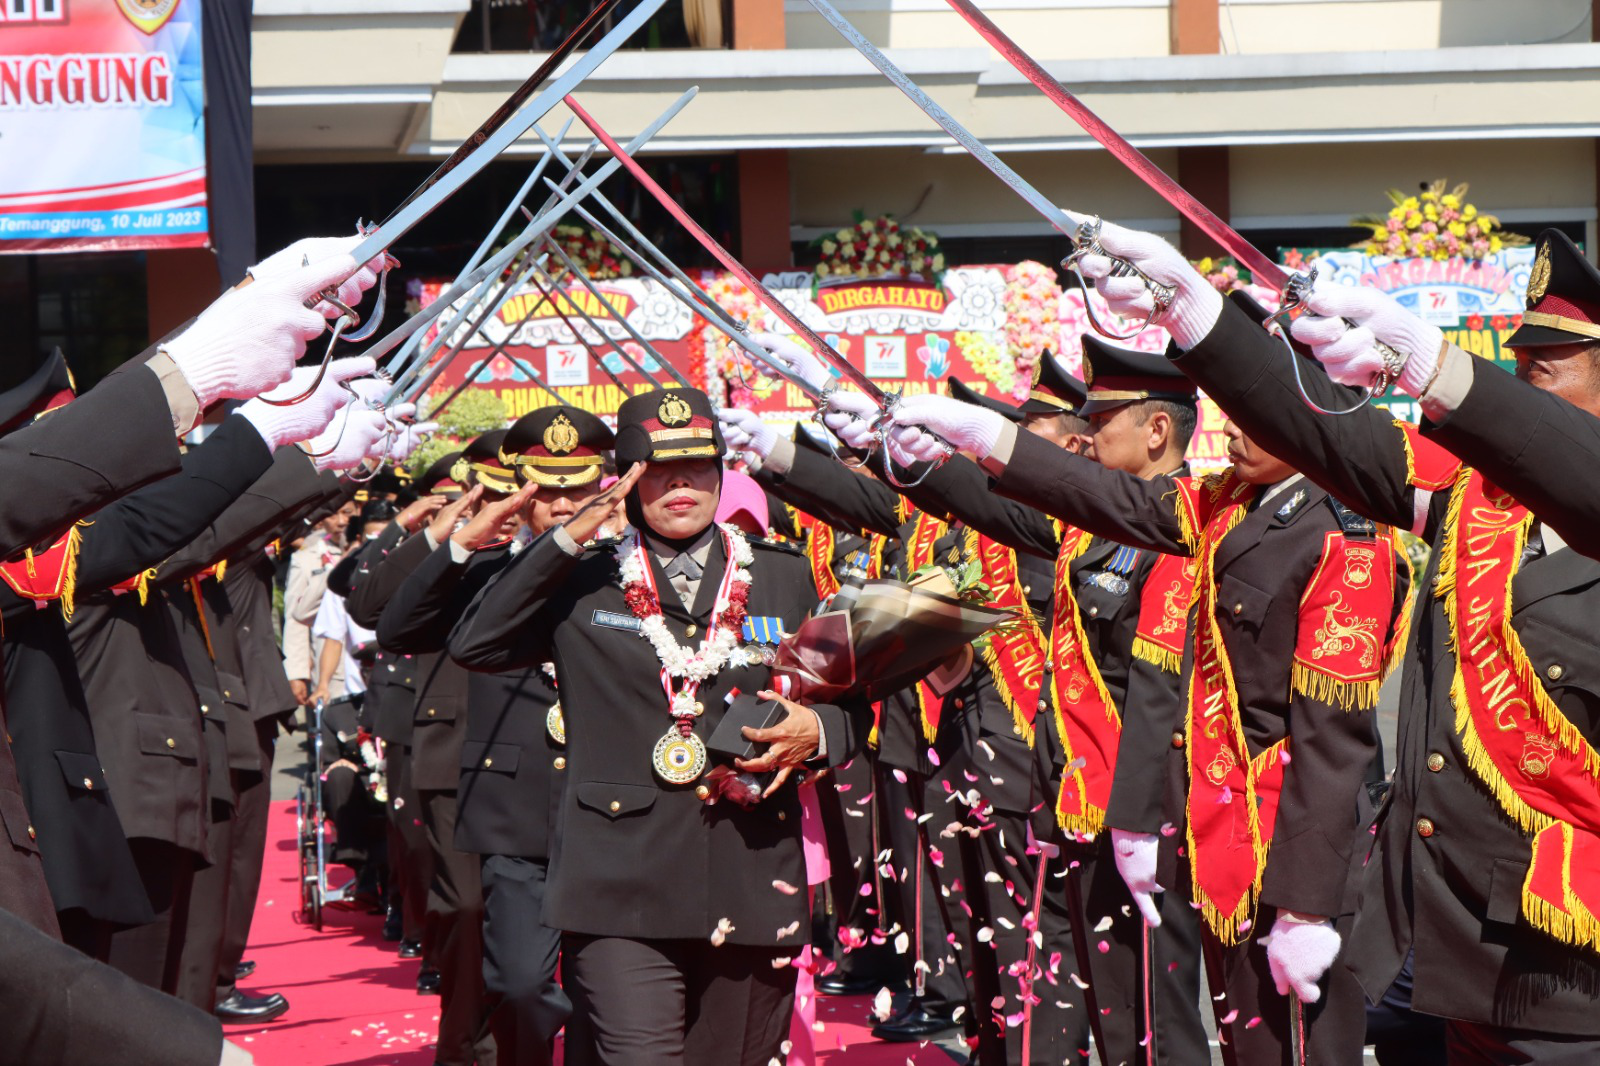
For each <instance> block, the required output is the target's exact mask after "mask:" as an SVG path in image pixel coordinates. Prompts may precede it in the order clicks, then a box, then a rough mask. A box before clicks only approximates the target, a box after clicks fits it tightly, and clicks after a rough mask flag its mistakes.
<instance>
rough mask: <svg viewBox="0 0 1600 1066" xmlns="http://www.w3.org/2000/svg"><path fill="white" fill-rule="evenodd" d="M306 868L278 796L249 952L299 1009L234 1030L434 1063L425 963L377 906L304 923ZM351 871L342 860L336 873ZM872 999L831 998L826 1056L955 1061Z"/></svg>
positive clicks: (336, 1064) (348, 1056)
mask: <svg viewBox="0 0 1600 1066" xmlns="http://www.w3.org/2000/svg"><path fill="white" fill-rule="evenodd" d="M298 876H299V867H298V864H297V862H296V858H295V828H294V804H293V803H292V802H286V803H278V804H274V805H273V811H272V821H271V823H270V825H269V827H268V831H267V862H266V871H265V873H264V874H263V875H262V883H261V898H260V900H259V902H258V903H257V905H256V916H255V924H254V926H253V927H252V929H251V936H250V949H249V951H248V952H247V953H246V957H247V958H250V959H253V960H255V962H256V972H255V974H254V975H253V976H252V977H251V978H250V979H249V980H247V981H246V982H245V990H246V991H247V992H261V991H275V992H282V993H283V994H284V995H285V996H286V997H288V999H289V1004H290V1006H289V1013H287V1014H285V1015H284V1016H283V1017H281V1018H279V1019H277V1020H276V1021H273V1022H270V1023H268V1024H266V1025H261V1026H230V1027H228V1030H227V1033H226V1035H227V1037H228V1039H230V1040H233V1041H234V1042H236V1043H238V1044H240V1045H242V1046H243V1047H244V1048H246V1049H247V1050H248V1051H249V1052H250V1053H251V1054H252V1055H254V1056H255V1060H256V1062H257V1063H258V1064H259V1066H431V1064H432V1062H433V1039H434V1034H435V1033H436V1032H437V1027H438V1024H439V1021H438V1019H439V999H438V997H437V996H419V995H417V994H416V980H417V969H418V967H419V966H420V963H418V962H415V961H413V962H402V961H400V960H399V959H398V958H396V957H395V945H393V944H386V943H384V942H383V940H382V938H381V936H380V935H379V927H380V925H381V924H382V922H381V920H380V919H379V918H378V917H377V916H375V915H365V914H353V913H350V912H348V911H336V910H330V911H329V912H328V913H327V918H326V921H325V923H324V926H323V930H322V932H320V933H318V932H316V931H315V930H313V929H312V928H311V927H310V926H309V925H304V924H302V922H301V919H300V914H299V906H300V896H299V889H298V887H297V883H296V882H297V878H298ZM346 876H348V872H347V871H346V870H344V869H343V868H342V867H335V881H336V882H337V881H340V880H343V879H344V878H345V877H346ZM869 1009H870V1005H869V1002H868V1000H867V999H866V998H864V997H863V998H852V999H823V1000H822V1001H821V1003H820V1004H819V1006H818V1010H817V1013H818V1020H819V1023H820V1024H821V1026H822V1029H821V1031H820V1032H818V1033H817V1034H816V1046H817V1048H818V1054H817V1061H818V1063H820V1064H822V1066H905V1064H906V1063H913V1064H915V1066H949V1063H950V1061H951V1059H950V1056H949V1055H947V1054H945V1053H944V1052H943V1051H942V1050H941V1049H939V1048H937V1047H933V1046H926V1047H919V1046H917V1045H914V1044H883V1043H879V1042H878V1041H876V1040H873V1039H872V1037H871V1036H870V1035H869V1034H868V1032H867V1027H866V1025H865V1024H863V1019H864V1018H865V1017H866V1014H867V1012H868V1010H869ZM558 1061H559V1059H558ZM755 1066H762V1064H755Z"/></svg>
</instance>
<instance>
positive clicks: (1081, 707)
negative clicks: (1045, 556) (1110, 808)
mask: <svg viewBox="0 0 1600 1066" xmlns="http://www.w3.org/2000/svg"><path fill="white" fill-rule="evenodd" d="M1056 528H1057V531H1058V535H1059V537H1060V540H1061V548H1060V550H1059V551H1057V552H1056V579H1055V580H1056V583H1055V594H1056V598H1055V604H1054V605H1053V610H1052V614H1053V617H1052V619H1051V626H1050V671H1051V673H1050V706H1051V710H1052V711H1053V713H1054V714H1055V716H1056V732H1057V734H1059V736H1060V738H1061V748H1062V760H1063V763H1064V765H1063V767H1062V771H1061V789H1060V791H1059V792H1058V793H1057V794H1056V822H1057V823H1058V824H1060V826H1061V828H1062V829H1065V830H1067V831H1068V832H1070V833H1082V834H1089V833H1098V832H1100V830H1101V829H1103V828H1104V827H1105V818H1106V804H1107V803H1108V802H1109V801H1110V799H1111V779H1112V776H1113V774H1114V772H1115V770H1116V766H1117V747H1118V745H1119V744H1120V743H1121V741H1122V716H1121V715H1120V714H1119V713H1118V711H1117V705H1116V704H1115V703H1114V702H1112V699H1111V693H1110V692H1108V691H1107V690H1106V683H1105V681H1104V680H1103V679H1102V678H1101V677H1100V668H1099V667H1098V666H1096V665H1095V661H1094V659H1093V657H1091V656H1090V655H1089V644H1088V641H1087V639H1085V637H1084V633H1083V618H1082V617H1081V616H1080V615H1079V613H1078V601H1077V599H1076V598H1075V597H1074V596H1073V594H1072V579H1071V574H1070V568H1071V565H1072V561H1073V560H1074V559H1076V558H1078V556H1080V555H1082V554H1083V553H1084V552H1085V551H1087V550H1088V548H1089V542H1090V541H1091V540H1092V539H1093V537H1092V535H1091V534H1088V533H1085V532H1083V531H1082V530H1080V529H1073V528H1071V527H1067V526H1063V525H1061V524H1060V523H1057V525H1056Z"/></svg>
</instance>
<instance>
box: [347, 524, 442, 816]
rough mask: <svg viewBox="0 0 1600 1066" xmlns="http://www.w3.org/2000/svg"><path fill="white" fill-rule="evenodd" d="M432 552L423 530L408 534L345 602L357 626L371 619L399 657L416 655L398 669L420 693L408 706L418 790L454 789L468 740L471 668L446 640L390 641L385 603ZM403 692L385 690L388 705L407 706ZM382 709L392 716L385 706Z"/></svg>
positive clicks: (381, 640)
mask: <svg viewBox="0 0 1600 1066" xmlns="http://www.w3.org/2000/svg"><path fill="white" fill-rule="evenodd" d="M373 543H374V544H376V543H378V542H377V541H374V542H373ZM432 552H433V548H432V546H431V545H430V544H429V543H428V538H427V535H426V533H425V532H419V533H415V534H413V535H412V536H410V537H408V538H406V540H405V541H403V542H402V543H401V544H400V546H399V547H397V548H395V549H394V550H393V551H391V552H389V554H388V555H386V556H384V557H383V558H382V559H381V561H378V562H377V565H376V566H374V567H373V569H372V571H371V572H370V573H366V572H364V571H365V567H364V566H363V567H362V568H361V569H358V570H357V572H356V581H355V588H354V590H353V591H352V593H351V595H350V598H349V600H347V601H346V603H347V609H348V610H349V611H350V617H351V618H353V619H354V620H355V622H356V623H357V624H358V625H368V624H369V623H368V622H367V621H366V619H368V618H371V619H372V623H370V624H371V625H372V626H373V627H374V628H376V629H377V632H378V644H379V645H380V646H381V647H383V648H385V649H386V650H388V651H389V652H391V653H393V654H395V655H411V656H412V658H411V660H410V662H409V663H408V665H407V669H405V670H403V671H396V672H397V673H401V674H402V675H409V676H410V677H411V678H414V679H415V685H416V689H415V691H416V697H415V698H414V699H413V700H412V701H411V704H410V711H411V722H412V725H411V740H410V743H411V783H412V785H413V786H414V787H416V788H417V789H418V790H420V791H430V792H454V791H455V790H456V785H457V784H458V783H459V781H460V778H461V749H462V746H463V745H464V744H465V743H466V739H467V671H466V670H464V669H462V668H461V666H459V665H458V664H457V663H455V662H454V661H453V660H452V659H451V658H450V656H449V655H447V654H445V653H444V651H443V643H444V642H443V639H442V638H440V639H438V640H435V641H430V642H429V644H430V646H433V647H436V648H437V649H438V650H434V651H427V652H422V653H415V652H413V651H412V650H411V648H410V646H409V645H405V646H396V645H391V644H389V643H388V641H387V640H386V639H385V633H386V632H387V631H386V629H385V627H384V624H383V617H384V605H385V604H387V603H388V602H389V600H391V599H392V598H393V597H394V595H395V593H396V592H397V591H399V589H400V586H401V585H403V584H404V583H405V581H406V579H407V578H409V577H410V576H411V574H412V572H413V571H415V570H416V569H417V568H418V567H419V566H421V565H422V563H423V562H424V561H425V560H426V559H427V558H428V556H429V555H430V554H431V553H432ZM402 692H403V689H398V691H391V690H386V691H385V692H384V694H383V697H382V699H383V701H384V704H385V705H388V704H390V703H393V704H396V705H403V704H404V702H405V701H404V697H403V696H402V695H401V693H402ZM382 713H383V714H384V715H385V717H387V716H388V715H389V711H388V710H387V707H386V708H385V710H384V711H383V712H382Z"/></svg>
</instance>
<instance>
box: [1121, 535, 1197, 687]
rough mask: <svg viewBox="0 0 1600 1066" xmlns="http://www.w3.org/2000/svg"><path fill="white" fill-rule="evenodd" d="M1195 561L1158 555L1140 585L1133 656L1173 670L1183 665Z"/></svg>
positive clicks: (1172, 672) (1167, 669)
mask: <svg viewBox="0 0 1600 1066" xmlns="http://www.w3.org/2000/svg"><path fill="white" fill-rule="evenodd" d="M1194 570H1195V562H1194V560H1193V559H1191V558H1187V557H1185V556H1182V555H1158V556H1157V557H1156V561H1155V564H1154V565H1153V566H1151V567H1150V573H1149V575H1148V576H1147V577H1146V578H1145V581H1144V585H1143V586H1142V587H1141V588H1140V589H1139V623H1138V626H1137V627H1136V628H1135V630H1134V637H1133V656H1134V658H1136V659H1143V660H1144V661H1145V662H1147V663H1153V664H1155V665H1156V666H1159V667H1161V669H1163V670H1165V671H1166V672H1167V673H1169V674H1175V673H1177V672H1178V671H1179V670H1181V669H1183V645H1184V641H1185V640H1187V639H1188V636H1189V602H1190V600H1191V599H1192V598H1193V596H1194Z"/></svg>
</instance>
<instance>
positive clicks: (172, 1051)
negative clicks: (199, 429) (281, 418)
mask: <svg viewBox="0 0 1600 1066" xmlns="http://www.w3.org/2000/svg"><path fill="white" fill-rule="evenodd" d="M169 425H170V423H169ZM0 1015H3V1016H4V1017H5V1020H6V1051H5V1061H6V1062H8V1063H46V1062H51V1063H55V1062H61V1063H65V1062H83V1063H88V1062H107V1061H112V1062H117V1063H122V1064H124V1066H216V1064H217V1062H218V1060H219V1059H221V1057H222V1026H221V1025H220V1024H219V1023H218V1022H217V1019H216V1018H215V1017H213V1016H212V1015H211V1014H209V1013H207V1012H206V1011H202V1010H197V1009H196V1008H194V1007H191V1006H190V1005H189V1004H187V1003H184V1002H181V1001H180V1000H177V999H174V998H173V997H172V996H167V995H163V994H162V993H161V992H159V991H157V990H156V989H154V988H149V987H147V986H145V985H142V984H140V983H139V982H137V981H135V980H133V978H131V977H128V976H126V975H124V974H123V973H122V972H121V971H120V970H116V969H113V968H112V967H110V966H106V965H104V964H103V963H99V962H96V961H94V960H93V959H91V958H89V957H88V956H87V955H84V954H83V953H82V952H79V951H76V950H74V949H72V948H69V947H67V946H66V945H65V944H62V943H59V942H57V941H55V940H51V939H50V938H49V937H47V936H45V935H44V934H43V933H40V932H39V931H38V930H36V929H33V928H31V927H29V926H28V924H27V923H26V922H23V921H22V920H21V919H19V918H17V917H16V916H15V915H12V914H8V913H6V912H5V911H3V910H0Z"/></svg>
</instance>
